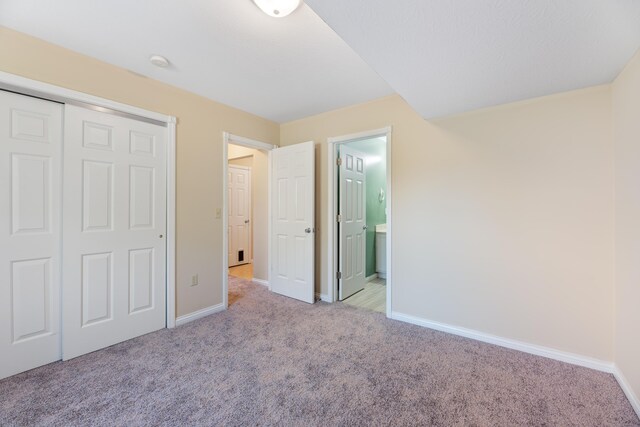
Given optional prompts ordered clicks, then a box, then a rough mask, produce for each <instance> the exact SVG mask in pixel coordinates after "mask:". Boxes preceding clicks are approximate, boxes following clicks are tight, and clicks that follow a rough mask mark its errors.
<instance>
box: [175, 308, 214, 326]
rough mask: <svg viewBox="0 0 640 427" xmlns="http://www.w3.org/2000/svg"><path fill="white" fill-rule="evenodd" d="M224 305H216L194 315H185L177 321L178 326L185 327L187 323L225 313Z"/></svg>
mask: <svg viewBox="0 0 640 427" xmlns="http://www.w3.org/2000/svg"><path fill="white" fill-rule="evenodd" d="M224 310H225V308H224V304H222V303H220V304H216V305H212V306H211V307H207V308H203V309H202V310H198V311H194V312H193V313H189V314H185V315H184V316H180V317H178V318H177V319H176V326H180V325H184V324H185V323H189V322H193V321H194V320H198V319H201V318H203V317H206V316H208V315H210V314H213V313H218V312H220V311H224Z"/></svg>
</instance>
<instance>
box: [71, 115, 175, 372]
mask: <svg viewBox="0 0 640 427" xmlns="http://www.w3.org/2000/svg"><path fill="white" fill-rule="evenodd" d="M64 132H65V144H64V183H65V188H64V195H63V210H64V220H63V226H64V242H63V253H64V263H63V268H64V274H65V275H64V287H63V305H64V311H63V347H62V348H63V358H64V359H65V360H66V359H69V358H72V357H75V356H79V355H81V354H84V353H88V352H91V351H94V350H97V349H100V348H103V347H107V346H109V345H112V344H115V343H118V342H120V341H124V340H127V339H130V338H133V337H136V336H139V335H142V334H145V333H148V332H152V331H155V330H158V329H161V328H163V327H164V326H165V322H166V317H165V316H166V307H165V301H166V294H165V274H166V270H165V263H166V258H165V254H166V245H165V239H164V235H165V232H166V231H165V230H166V141H167V137H166V128H164V127H161V126H158V125H153V124H149V123H144V122H140V121H136V120H132V119H129V118H124V117H118V116H115V115H109V114H105V113H99V112H96V111H92V110H89V109H85V108H79V107H75V106H70V105H67V106H66V108H65V128H64Z"/></svg>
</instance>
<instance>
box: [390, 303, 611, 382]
mask: <svg viewBox="0 0 640 427" xmlns="http://www.w3.org/2000/svg"><path fill="white" fill-rule="evenodd" d="M391 318H392V319H395V320H399V321H401V322H407V323H412V324H414V325H419V326H424V327H425V328H429V329H435V330H437V331H441V332H447V333H450V334H454V335H459V336H461V337H465V338H471V339H474V340H478V341H482V342H486V343H489V344H495V345H499V346H501V347H506V348H510V349H512V350H518V351H522V352H525V353H530V354H535V355H536V356H542V357H548V358H549V359H555V360H559V361H561V362H566V363H571V364H573V365H578V366H584V367H586V368H591V369H595V370H597V371H602V372H607V373H614V365H613V363H611V362H606V361H604V360H599V359H595V358H592V357H588V356H581V355H579V354H574V353H569V352H566V351H561V350H555V349H553V348H549V347H543V346H540V345H536V344H528V343H524V342H521V341H516V340H512V339H508V338H502V337H499V336H496V335H490V334H486V333H484V332H479V331H474V330H473V329H467V328H462V327H459V326H452V325H448V324H446V323H440V322H434V321H432V320H427V319H423V318H420V317H416V316H410V315H408V314H403V313H398V312H397V311H394V312H392V313H391Z"/></svg>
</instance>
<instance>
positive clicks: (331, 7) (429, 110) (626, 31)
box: [306, 0, 640, 118]
mask: <svg viewBox="0 0 640 427" xmlns="http://www.w3.org/2000/svg"><path fill="white" fill-rule="evenodd" d="M306 1H307V4H309V5H310V6H311V7H312V8H313V10H314V11H315V12H316V13H317V14H318V15H319V16H320V17H321V18H322V19H324V20H325V22H327V23H328V24H329V26H331V28H333V29H334V30H335V31H336V32H337V33H338V34H339V35H340V36H341V37H342V38H343V39H344V40H345V41H346V42H347V43H348V44H349V46H351V48H353V49H354V50H355V51H356V52H357V53H358V54H359V55H360V56H361V57H362V58H363V59H364V60H365V61H366V62H367V63H368V64H369V65H370V66H371V67H372V68H373V69H374V70H375V71H376V72H378V74H380V76H382V77H383V78H384V79H385V80H386V81H387V83H389V84H390V85H391V87H392V88H393V89H394V90H395V91H396V92H397V93H399V94H400V95H402V96H403V97H404V98H405V100H406V101H407V102H408V103H409V104H410V105H411V106H412V107H413V108H414V109H415V110H417V111H418V112H419V113H420V114H421V115H422V116H423V117H425V118H437V117H443V116H448V115H453V114H457V113H462V112H465V111H470V110H475V109H478V108H483V107H489V106H493V105H499V104H504V103H507V102H512V101H518V100H523V99H529V98H534V97H538V96H544V95H549V94H553V93H557V92H563V91H568V90H573V89H578V88H583V87H588V86H594V85H599V84H604V83H609V82H611V81H612V80H613V79H614V78H615V77H616V76H617V75H618V74H619V73H620V71H621V70H622V68H623V67H624V65H625V64H626V63H627V62H628V61H629V59H630V58H631V57H632V56H633V54H634V52H635V51H636V50H637V49H638V47H640V1H638V0H397V1H388V0H348V1H345V0H306Z"/></svg>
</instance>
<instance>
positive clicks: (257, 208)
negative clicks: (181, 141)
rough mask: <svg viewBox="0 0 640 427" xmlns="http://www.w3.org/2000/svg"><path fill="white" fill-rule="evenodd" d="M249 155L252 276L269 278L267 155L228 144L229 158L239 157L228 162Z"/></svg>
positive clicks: (240, 161) (240, 160)
mask: <svg viewBox="0 0 640 427" xmlns="http://www.w3.org/2000/svg"><path fill="white" fill-rule="evenodd" d="M246 156H251V159H252V161H251V210H252V218H251V219H252V221H253V229H252V231H253V234H252V236H253V254H252V255H253V277H254V278H256V279H260V280H265V281H266V280H268V279H269V275H268V272H269V269H268V267H267V260H268V255H269V254H268V249H269V228H268V226H269V221H268V219H269V187H268V184H269V155H268V154H267V153H266V152H264V151H260V150H256V149H253V148H247V147H241V146H239V145H232V144H229V151H228V157H229V159H234V158H239V159H238V160H239V162H238V161H235V162H233V161H232V160H230V161H229V163H235V164H243V163H244V165H245V166H247V164H246V162H242V160H243V159H247V157H246Z"/></svg>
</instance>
